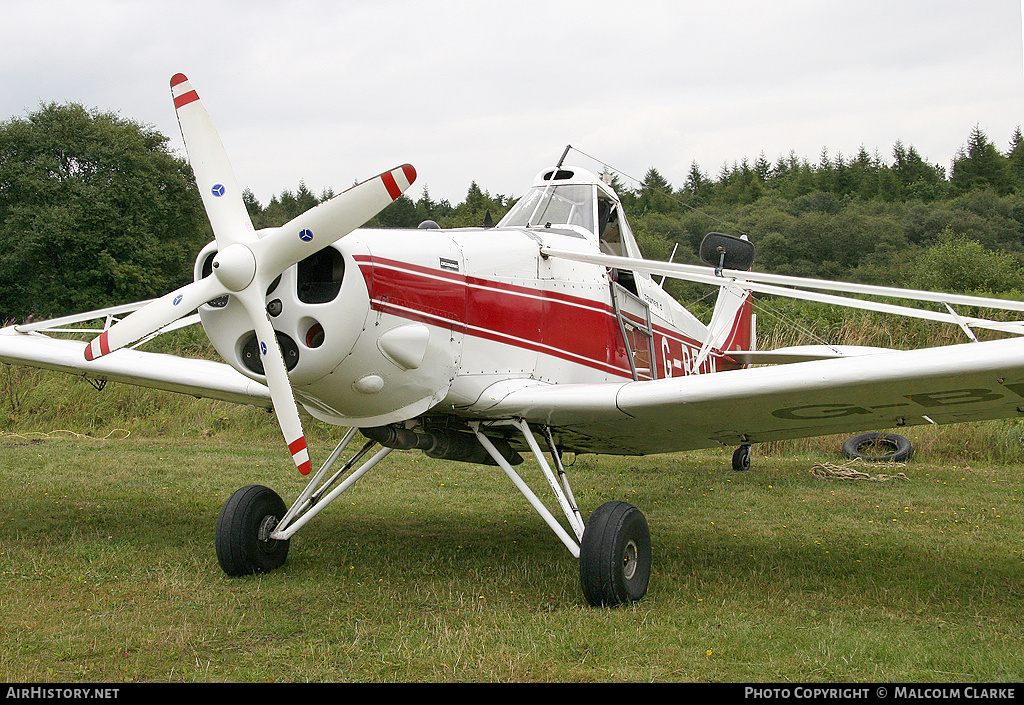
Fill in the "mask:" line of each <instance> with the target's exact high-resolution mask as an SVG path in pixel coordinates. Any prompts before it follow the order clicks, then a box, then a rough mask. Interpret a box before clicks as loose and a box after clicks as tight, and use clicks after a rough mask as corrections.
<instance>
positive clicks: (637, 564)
mask: <svg viewBox="0 0 1024 705" xmlns="http://www.w3.org/2000/svg"><path fill="white" fill-rule="evenodd" d="M490 425H491V426H495V425H513V426H516V427H517V428H518V429H519V430H520V431H521V432H522V434H523V437H524V438H525V439H526V442H527V444H528V445H529V446H530V450H531V451H532V452H533V456H534V458H536V459H537V463H538V464H539V465H540V467H541V470H542V471H543V473H544V476H545V477H546V478H547V481H548V484H549V485H550V486H551V489H552V491H553V492H554V494H555V497H556V499H557V501H558V503H559V505H560V506H561V507H562V510H563V512H564V513H565V517H566V520H567V522H568V523H569V526H570V527H571V528H572V530H573V532H574V534H575V538H573V537H572V536H570V535H569V533H568V532H567V531H566V530H565V529H564V528H563V527H562V525H561V524H560V523H559V522H558V521H557V520H556V519H555V518H554V516H553V515H552V514H551V513H550V512H549V511H548V510H547V508H546V507H545V506H544V504H543V503H542V502H541V501H540V500H539V499H538V498H537V495H535V494H534V493H533V491H532V490H530V488H529V487H528V486H527V484H526V483H525V482H523V480H522V478H521V477H520V476H519V475H518V474H517V473H516V471H515V470H514V469H513V468H512V466H511V465H510V464H509V462H508V461H507V460H505V458H503V457H502V456H501V454H500V453H499V452H498V451H497V449H495V447H494V445H493V444H492V443H491V442H490V440H489V439H488V438H487V436H485V435H484V434H483V433H482V432H481V430H480V424H478V423H475V424H471V427H472V428H473V432H474V433H475V434H476V436H477V438H478V439H479V440H480V443H481V444H482V445H483V446H484V448H486V449H487V452H488V453H489V454H490V456H491V457H492V458H493V459H494V460H495V462H497V463H498V465H499V466H500V467H501V469H502V470H504V472H505V474H506V475H507V476H508V477H509V479H510V480H512V483H513V484H514V485H515V486H516V487H517V488H518V489H519V491H520V492H522V494H523V496H524V497H526V499H527V500H528V501H529V502H530V504H531V505H532V506H533V508H534V509H535V510H536V511H537V513H538V514H540V515H541V518H543V519H544V521H545V522H546V523H547V524H548V526H549V527H551V529H552V530H553V531H554V532H555V534H556V535H557V536H558V537H559V538H560V539H561V540H562V543H564V544H565V545H566V547H567V548H568V549H569V552H570V553H572V555H573V557H574V558H578V559H579V560H580V584H581V587H582V588H583V595H584V597H585V598H586V600H587V602H588V603H590V604H591V605H592V606H595V607H597V606H609V607H611V606H616V605H621V604H625V603H628V602H635V601H637V600H639V599H640V598H642V597H643V596H644V595H645V594H647V586H648V583H649V582H650V577H651V536H650V531H649V530H648V527H647V520H646V519H645V518H644V515H643V513H641V511H640V510H639V509H637V508H636V507H634V506H633V505H631V504H628V503H626V502H607V503H606V504H603V505H601V506H600V507H598V508H597V510H596V511H595V512H594V513H593V514H591V516H590V519H589V520H588V521H587V522H586V524H584V523H583V519H582V516H581V514H580V510H579V508H578V507H577V506H576V500H575V498H574V497H573V495H572V489H571V488H570V487H569V482H568V476H567V475H566V472H565V468H564V467H562V462H561V459H560V458H559V454H558V449H557V448H556V447H555V443H554V439H553V437H552V436H551V430H550V429H549V428H545V429H544V430H545V440H546V441H547V445H548V450H549V453H550V455H551V458H552V460H553V461H554V463H555V465H556V467H557V472H558V477H557V478H556V476H555V473H554V472H553V471H552V470H551V466H550V465H549V464H548V462H547V460H546V459H545V457H544V453H543V451H542V450H541V449H540V446H539V444H538V443H537V439H536V438H535V437H534V434H533V432H532V431H531V430H530V427H529V425H528V424H527V423H526V422H525V421H523V420H521V419H518V420H515V421H507V422H498V423H496V424H490ZM577 541H578V542H579V543H577Z"/></svg>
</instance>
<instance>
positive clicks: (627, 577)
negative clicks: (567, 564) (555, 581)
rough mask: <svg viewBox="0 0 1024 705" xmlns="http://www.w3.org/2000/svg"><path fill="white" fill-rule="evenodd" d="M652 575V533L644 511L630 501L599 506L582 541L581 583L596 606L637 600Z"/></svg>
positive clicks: (585, 592) (584, 592)
mask: <svg viewBox="0 0 1024 705" xmlns="http://www.w3.org/2000/svg"><path fill="white" fill-rule="evenodd" d="M650 578H651V534H650V531H649V530H648V528H647V519H646V518H645V517H644V515H643V513H642V512H641V511H640V510H639V509H637V508H636V507H634V506H633V505H632V504H629V503H627V502H607V503H605V504H602V505H601V506H600V507H598V508H597V509H596V510H595V511H594V513H593V514H591V515H590V519H589V520H588V521H587V525H586V527H585V528H584V531H583V540H582V541H581V542H580V583H581V585H582V587H583V595H584V597H585V598H586V600H587V602H588V603H590V604H591V605H592V606H594V607H598V606H607V607H614V606H616V605H621V604H623V603H626V602H635V601H637V600H639V599H640V598H642V597H643V596H644V595H645V594H647V585H648V583H649V581H650Z"/></svg>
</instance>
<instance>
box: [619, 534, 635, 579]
mask: <svg viewBox="0 0 1024 705" xmlns="http://www.w3.org/2000/svg"><path fill="white" fill-rule="evenodd" d="M638 555H639V549H638V548H637V545H636V541H629V542H628V543H626V548H625V550H624V551H623V555H622V573H623V575H625V576H626V580H631V579H632V578H633V576H634V575H635V574H636V568H637V565H639V559H638Z"/></svg>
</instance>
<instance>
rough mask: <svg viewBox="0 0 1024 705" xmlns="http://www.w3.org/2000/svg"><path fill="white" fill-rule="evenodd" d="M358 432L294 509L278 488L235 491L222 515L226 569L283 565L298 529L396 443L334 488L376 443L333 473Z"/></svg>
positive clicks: (219, 542)
mask: <svg viewBox="0 0 1024 705" xmlns="http://www.w3.org/2000/svg"><path fill="white" fill-rule="evenodd" d="M356 431H357V429H355V428H353V429H350V430H349V432H348V433H347V434H345V437H344V438H343V439H342V440H341V442H340V443H339V444H338V446H337V447H336V448H335V449H334V452H332V453H331V455H330V457H329V458H328V459H327V462H325V463H324V465H323V467H321V468H320V470H319V471H318V472H317V473H316V474H315V475H314V476H313V478H312V479H311V480H310V481H309V484H307V485H306V488H305V489H304V490H303V491H302V492H301V493H300V494H299V497H298V498H297V499H296V500H295V503H294V504H293V505H292V507H291V509H289V510H288V511H285V505H284V502H283V501H282V500H281V498H280V497H279V496H278V495H277V493H276V492H274V491H273V490H271V489H269V488H267V487H261V486H259V485H250V486H248V487H243V488H242V489H240V490H238V491H236V492H235V493H234V494H233V495H231V497H230V498H229V499H228V501H227V503H225V505H224V507H223V508H222V509H221V511H220V516H219V517H218V518H217V529H216V541H215V543H216V547H217V561H218V562H219V563H220V566H221V568H222V569H223V570H224V572H225V573H227V574H228V575H231V576H238V575H250V574H252V573H266V572H268V571H271V570H273V569H275V568H279V567H280V566H281V565H283V564H284V562H285V559H286V558H287V556H288V546H289V543H290V540H291V537H292V536H293V535H294V534H295V532H297V531H298V530H299V529H300V528H301V527H303V526H305V524H306V523H307V522H308V521H309V520H310V519H312V518H313V517H314V516H316V515H317V514H319V513H320V512H321V511H322V510H323V509H324V508H325V507H326V506H327V505H328V504H330V503H331V502H333V501H334V500H335V499H337V497H338V496H339V495H340V494H341V493H342V492H344V491H345V490H347V489H348V488H349V487H351V486H352V485H353V484H355V482H356V481H357V480H358V479H359V478H360V477H362V476H363V475H364V474H365V473H366V472H367V471H368V470H370V468H372V467H373V466H374V465H376V464H377V463H379V462H380V461H381V460H383V459H384V457H385V456H386V455H387V454H388V453H390V452H391V448H381V449H380V450H378V451H377V453H375V454H374V455H373V456H372V457H371V458H370V459H369V460H367V461H365V462H363V464H362V465H360V466H359V468H358V469H356V470H354V471H353V472H352V473H351V474H349V475H348V477H346V478H345V479H344V480H343V481H342V482H341V483H340V484H338V485H337V487H334V485H335V484H336V483H338V481H339V480H340V479H341V477H342V476H343V475H344V474H345V473H346V472H348V471H349V469H350V468H352V467H353V466H354V465H355V464H356V463H358V462H359V461H360V460H362V458H363V457H364V456H365V455H366V453H367V452H369V451H370V450H371V449H372V448H373V446H374V445H376V443H375V442H374V441H368V442H367V443H365V444H364V445H363V446H362V447H361V448H360V449H359V450H358V451H357V452H356V453H355V455H353V456H352V458H351V459H350V460H349V461H348V462H346V463H345V464H344V465H343V466H342V467H341V468H340V469H339V470H338V471H337V472H335V473H334V474H333V475H331V476H330V477H328V476H327V475H328V473H329V472H330V471H331V468H332V467H334V465H335V463H336V462H337V461H338V458H339V457H340V456H341V453H342V451H343V450H344V449H345V446H347V445H348V443H349V441H351V440H352V438H353V437H354V436H355V434H356ZM332 487H333V489H331V488H332Z"/></svg>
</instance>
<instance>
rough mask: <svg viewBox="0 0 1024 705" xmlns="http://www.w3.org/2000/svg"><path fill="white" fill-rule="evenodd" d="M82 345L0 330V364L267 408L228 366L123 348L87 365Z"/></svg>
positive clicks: (260, 389) (258, 390) (260, 394)
mask: <svg viewBox="0 0 1024 705" xmlns="http://www.w3.org/2000/svg"><path fill="white" fill-rule="evenodd" d="M86 345H87V344H86V343H84V342H80V341H75V340H59V339H55V338H50V337H48V336H45V335H40V334H38V333H31V332H29V333H23V332H19V331H17V330H15V329H14V328H3V329H0V362H6V363H9V364H15V365H27V366H30V367H41V368H44V369H49V370H57V371H60V372H67V373H69V374H74V375H79V376H83V377H89V378H90V379H97V380H110V381H115V382H125V383H127V384H134V385H138V386H142V387H152V388H154V389H163V390H167V391H171V392H180V393H182V394H189V395H192V396H196V397H205V398H208V399H220V400H222V401H228V402H232V403H235V404H248V405H251V406H259V407H262V408H266V409H270V408H272V407H273V405H272V403H271V401H270V392H269V390H268V389H267V388H266V387H265V386H264V385H262V384H260V383H258V382H254V381H253V380H251V379H249V378H248V377H246V376H244V375H242V374H241V373H239V372H238V371H237V370H235V369H233V368H232V367H230V366H229V365H226V364H224V363H221V362H213V361H211V360H195V359H190V358H183V357H177V356H174V355H165V354H161V353H150V352H141V351H138V350H130V349H123V350H118V351H117V352H115V353H111V354H110V355H107V356H105V357H101V358H99V359H97V360H93V361H92V362H87V361H86V359H85V355H84V351H85V348H86Z"/></svg>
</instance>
